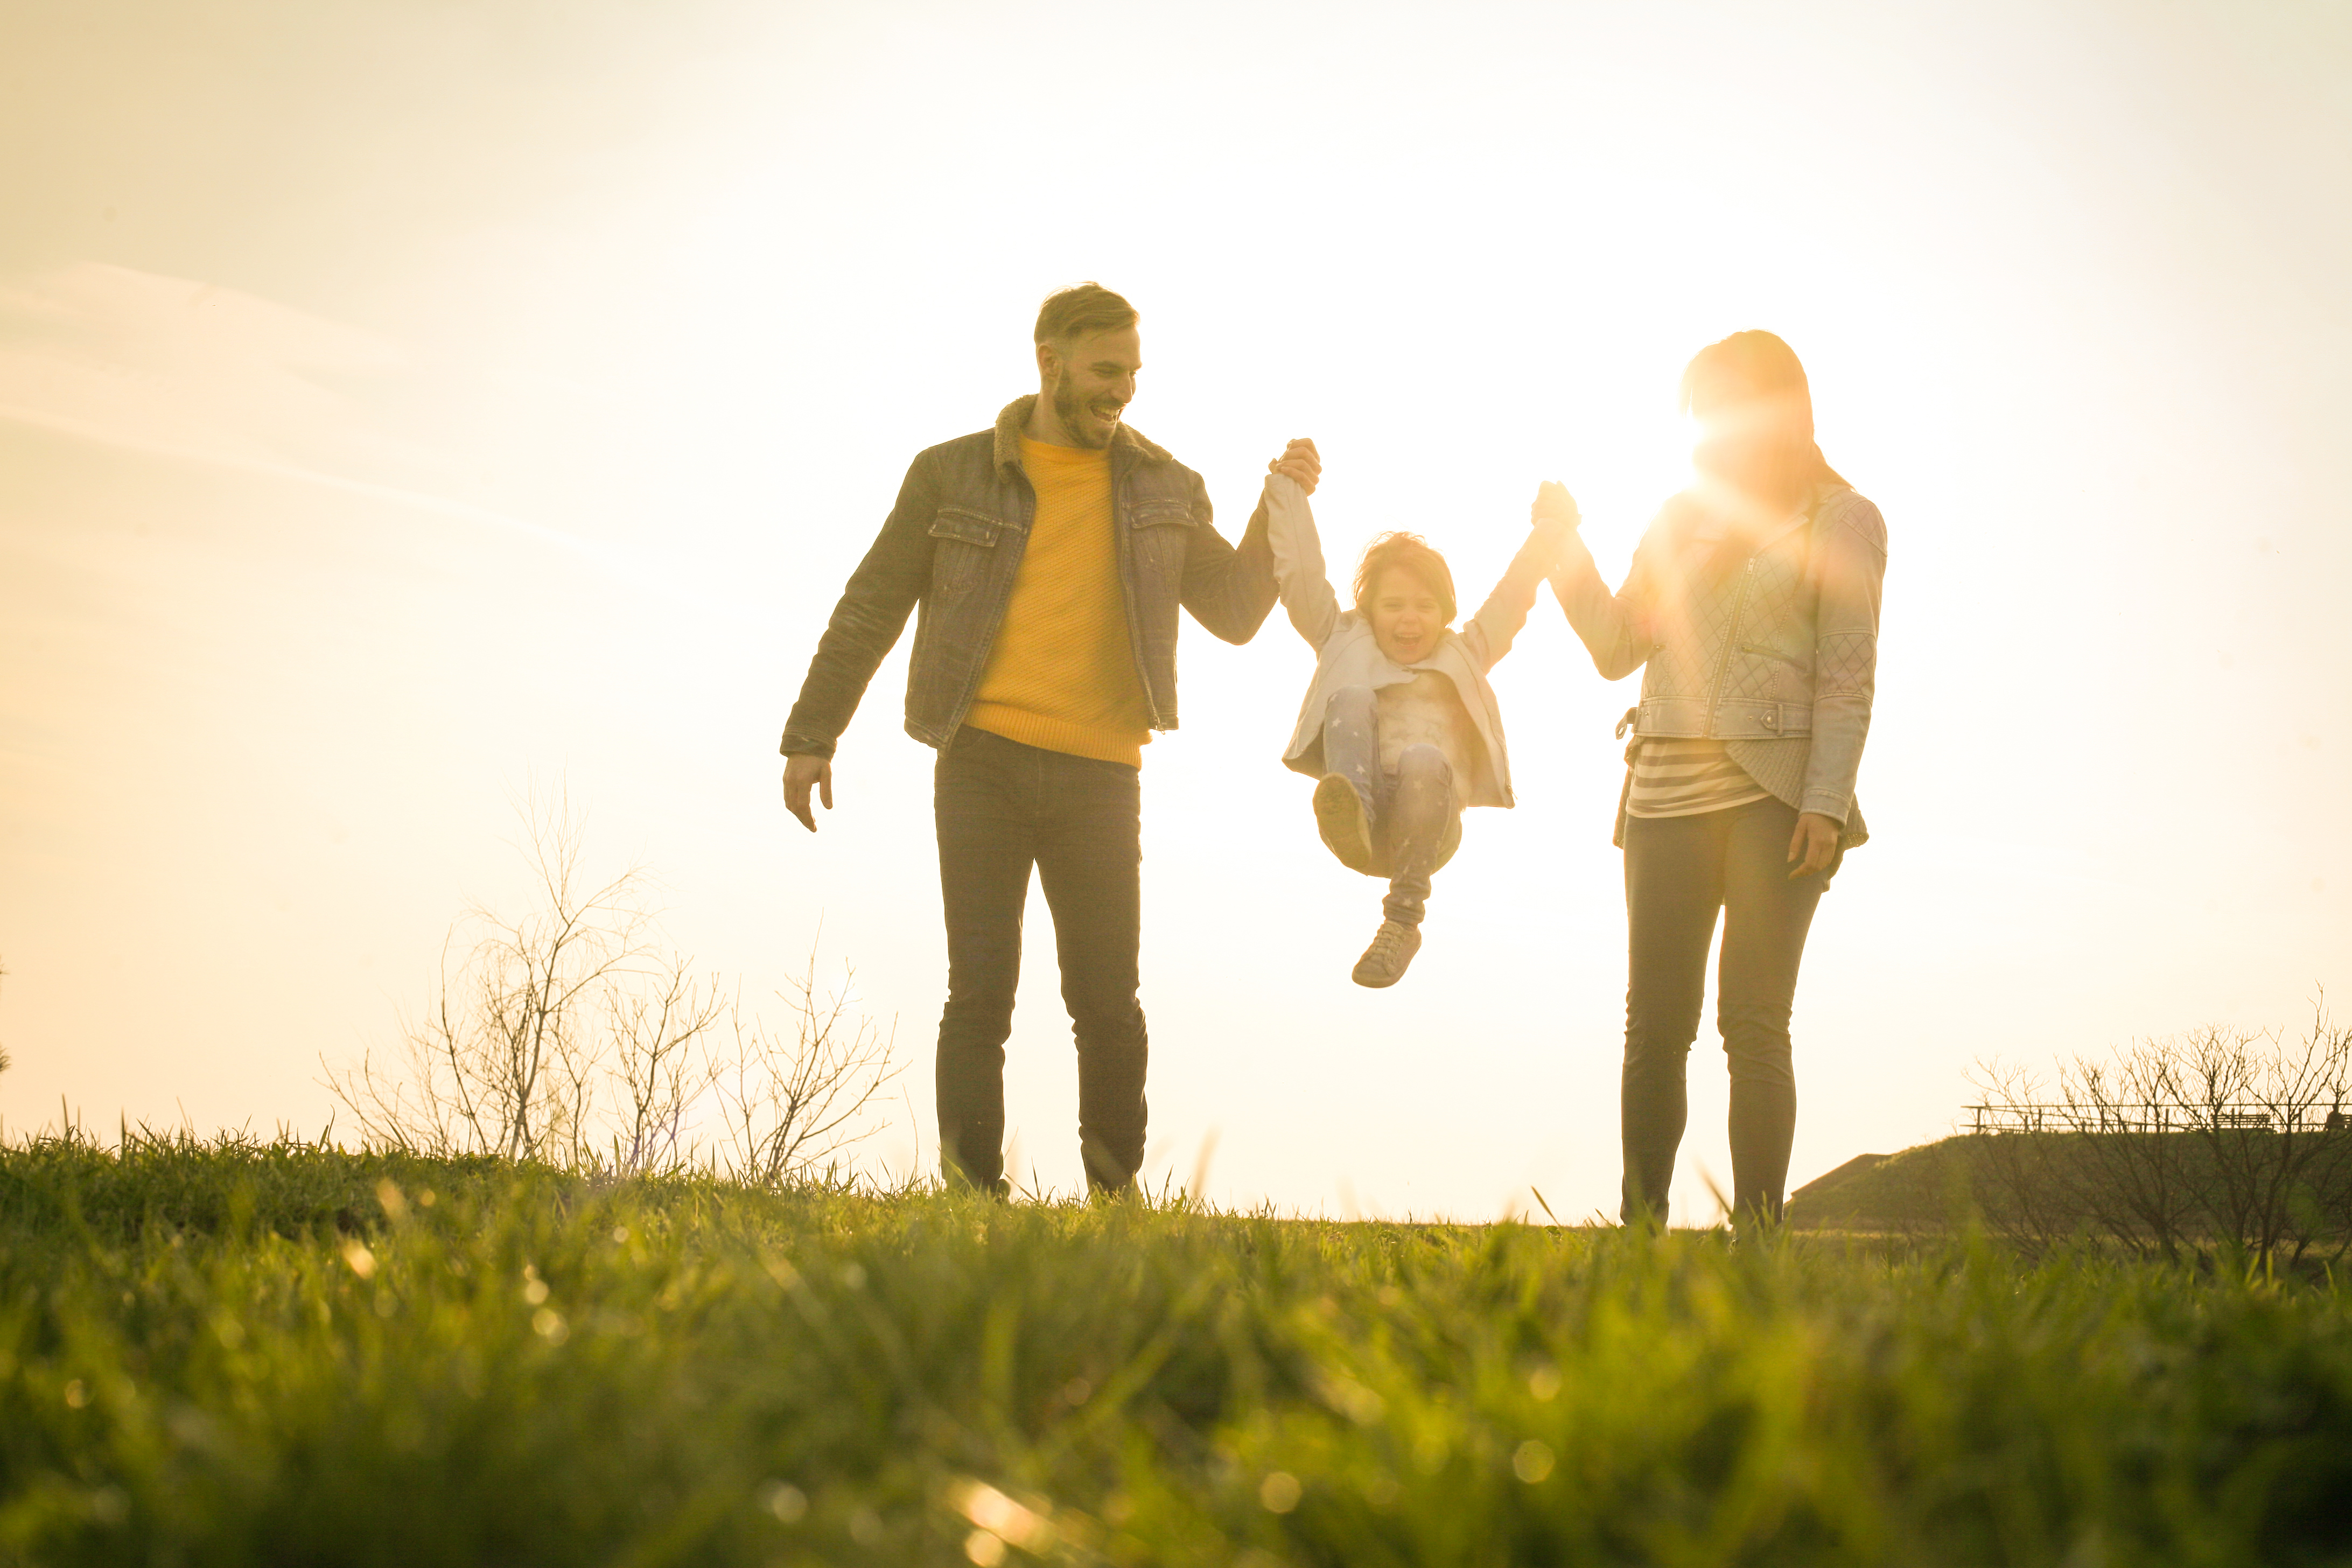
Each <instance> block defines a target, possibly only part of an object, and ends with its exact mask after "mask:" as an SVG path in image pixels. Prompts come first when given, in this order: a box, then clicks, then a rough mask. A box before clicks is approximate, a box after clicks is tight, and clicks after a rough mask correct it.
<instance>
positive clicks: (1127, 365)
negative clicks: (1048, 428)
mask: <svg viewBox="0 0 2352 1568" xmlns="http://www.w3.org/2000/svg"><path fill="white" fill-rule="evenodd" d="M1037 368H1038V372H1039V374H1040V376H1041V377H1042V379H1043V381H1044V383H1045V385H1044V391H1045V398H1046V401H1047V403H1048V404H1049V405H1051V406H1052V408H1053V410H1054V418H1055V422H1056V423H1057V424H1059V425H1060V426H1061V428H1062V433H1063V434H1064V435H1065V436H1066V437H1068V444H1069V445H1070V446H1073V447H1097V448H1100V447H1108V446H1109V445H1110V438H1111V437H1113V436H1115V435H1117V434H1118V421H1119V416H1121V414H1123V413H1124V412H1125V410H1126V408H1127V405H1128V404H1129V403H1130V402H1132V401H1133V400H1134V397H1135V378H1136V376H1137V374H1139V372H1141V370H1142V369H1143V342H1142V339H1141V338H1140V337H1139V336H1138V335H1137V332H1136V330H1135V329H1134V328H1133V327H1120V328H1118V329H1117V330H1116V331H1107V332H1092V333H1089V334H1087V336H1085V337H1082V338H1072V339H1069V340H1067V341H1066V342H1058V343H1040V344H1038V345H1037Z"/></svg>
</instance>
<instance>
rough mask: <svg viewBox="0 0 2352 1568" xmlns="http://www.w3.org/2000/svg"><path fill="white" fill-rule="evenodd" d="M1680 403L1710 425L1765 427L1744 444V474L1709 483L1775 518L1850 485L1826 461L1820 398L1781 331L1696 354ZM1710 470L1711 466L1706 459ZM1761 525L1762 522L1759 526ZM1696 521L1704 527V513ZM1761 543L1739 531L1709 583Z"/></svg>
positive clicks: (1747, 335) (1715, 563)
mask: <svg viewBox="0 0 2352 1568" xmlns="http://www.w3.org/2000/svg"><path fill="white" fill-rule="evenodd" d="M1677 402H1678V404H1679V405H1680V407H1681V410H1682V412H1684V413H1685V414H1693V415H1696V416H1698V417H1699V418H1700V419H1701V420H1703V421H1722V420H1724V419H1725V418H1726V417H1727V416H1731V417H1734V418H1743V417H1744V418H1745V419H1748V420H1753V421H1755V422H1757V423H1758V424H1759V425H1761V426H1764V430H1763V439H1762V440H1761V441H1758V442H1743V443H1742V447H1743V448H1744V449H1743V450H1742V451H1741V453H1740V461H1738V464H1737V465H1736V471H1726V470H1725V469H1723V468H1710V469H1709V473H1708V477H1710V478H1712V479H1717V480H1719V481H1721V482H1723V483H1726V484H1728V485H1729V486H1731V487H1732V488H1733V489H1737V490H1738V491H1741V492H1743V493H1744V495H1745V496H1746V497H1747V498H1748V500H1751V501H1753V502H1754V503H1755V505H1754V508H1749V507H1745V506H1743V507H1742V508H1740V510H1742V511H1748V510H1757V509H1760V510H1762V511H1764V512H1766V513H1769V514H1771V515H1774V516H1786V515H1787V514H1788V513H1789V511H1790V510H1791V509H1793V508H1795V507H1799V506H1801V505H1803V504H1805V502H1806V501H1807V500H1809V499H1810V498H1811V495H1812V493H1813V491H1814V489H1815V488H1816V487H1817V486H1820V485H1822V484H1832V485H1843V484H1844V483H1845V482H1846V481H1845V479H1844V478H1843V476H1842V475H1840V474H1839V473H1838V471H1837V470H1836V469H1835V468H1831V467H1830V465H1829V461H1828V459H1827V458H1823V457H1822V449H1821V447H1819V446H1818V445H1817V444H1816V443H1815V442H1814V439H1813V393H1812V387H1811V384H1809V383H1808V382H1807V381H1806V380H1805V367H1804V365H1803V364H1801V363H1799V361H1798V359H1797V351H1796V350H1794V349H1792V348H1790V346H1789V345H1788V344H1787V343H1786V342H1782V341H1781V340H1780V338H1779V337H1777V336H1775V335H1774V334H1773V333H1770V332H1766V331H1745V332H1734V333H1732V334H1731V335H1730V336H1729V337H1727V338H1725V339H1724V340H1723V341H1722V342H1714V343H1709V344H1707V346H1706V347H1705V348H1703V349H1701V350H1699V351H1698V353H1696V354H1694V355H1692V356H1691V362H1690V363H1689V364H1688V365H1686V366H1685V367H1684V369H1683V380H1682V387H1681V391H1680V394H1679V396H1678V398H1677ZM1702 466H1703V467H1705V466H1706V464H1705V462H1704V458H1703V457H1702ZM1692 521H1693V523H1694V524H1695V523H1696V515H1694V516H1693V518H1692ZM1758 521H1760V520H1758ZM1754 546H1755V540H1754V537H1753V534H1752V532H1751V531H1750V529H1748V528H1743V527H1740V526H1734V527H1733V528H1732V529H1731V531H1729V532H1728V533H1727V535H1726V536H1725V538H1724V541H1723V543H1722V544H1721V545H1720V546H1719V547H1717V550H1716V551H1715V552H1714V553H1713V555H1712V557H1711V558H1710V559H1709V560H1708V562H1707V563H1706V566H1705V567H1703V568H1702V569H1701V574H1700V575H1701V578H1702V580H1704V581H1713V580H1715V579H1717V578H1718V577H1720V576H1722V575H1724V574H1727V573H1729V572H1731V571H1734V570H1736V569H1737V568H1738V565H1739V563H1741V562H1742V561H1744V560H1746V559H1747V558H1748V554H1749V553H1750V552H1752V551H1753V549H1754Z"/></svg>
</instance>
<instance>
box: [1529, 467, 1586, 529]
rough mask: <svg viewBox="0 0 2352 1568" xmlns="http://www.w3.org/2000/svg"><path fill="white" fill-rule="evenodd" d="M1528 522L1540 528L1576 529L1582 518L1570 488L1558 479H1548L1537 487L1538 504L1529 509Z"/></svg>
mask: <svg viewBox="0 0 2352 1568" xmlns="http://www.w3.org/2000/svg"><path fill="white" fill-rule="evenodd" d="M1528 521H1529V522H1531V523H1533V524H1534V525H1535V526H1536V527H1538V528H1547V527H1549V528H1574V527H1575V526H1576V525H1577V524H1578V523H1579V522H1580V521H1582V518H1581V516H1580V514H1579V513H1578V511H1577V510H1576V498H1575V497H1574V496H1572V495H1570V494H1569V493H1568V487H1567V486H1566V485H1564V484H1561V483H1560V482H1559V480H1558V479H1546V480H1545V481H1544V482H1543V483H1541V484H1539V485H1538V486H1537V487H1536V503H1535V505H1533V506H1531V507H1529V508H1528Z"/></svg>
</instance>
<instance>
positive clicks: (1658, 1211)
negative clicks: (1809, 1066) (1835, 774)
mask: <svg viewBox="0 0 2352 1568" xmlns="http://www.w3.org/2000/svg"><path fill="white" fill-rule="evenodd" d="M1796 826H1797V814H1796V812H1795V811H1794V810H1792V809H1791V808H1790V807H1789V806H1788V805H1785V804H1783V803H1782V802H1780V801H1778V800H1771V799H1766V800H1759V801H1752V802H1750V803H1749V804H1748V805H1736V806H1732V807H1730V808H1729V809H1727V810H1724V811H1710V812H1704V813H1701V814H1700V815H1698V816H1656V817H1643V816H1635V817H1629V818H1627V819H1626V822H1625V914H1626V924H1627V927H1628V930H1629V932H1630V935H1631V948H1632V963H1631V964H1630V966H1629V967H1630V970H1631V974H1630V977H1629V980H1628V982H1627V984H1626V988H1625V1076H1624V1080H1623V1089H1622V1097H1623V1098H1622V1116H1623V1136H1624V1143H1625V1185H1624V1204H1623V1207H1622V1209H1621V1210H1620V1211H1619V1212H1620V1215H1621V1216H1622V1218H1623V1219H1624V1221H1625V1222H1626V1223H1627V1224H1628V1225H1631V1224H1633V1223H1635V1222H1636V1221H1639V1220H1644V1219H1646V1220H1647V1221H1649V1222H1650V1223H1653V1224H1659V1225H1663V1224H1664V1222H1665V1217H1666V1189H1667V1186H1668V1184H1670V1183H1671V1182H1672V1181H1673V1179H1674V1173H1675V1151H1676V1150H1677V1149H1678V1148H1679V1147H1680V1146H1681V1144H1682V1140H1683V1124H1684V1122H1685V1120H1686V1119H1687V1116H1688V1103H1687V1100H1686V1099H1685V1085H1684V1073H1685V1068H1686V1067H1687V1066H1688V1063H1689V1059H1690V1047H1691V1042H1692V1041H1693V1040H1695V1039H1696V1038H1697V1037H1698V1024H1699V1013H1700V1008H1701V1005H1702V1003H1703V1002H1704V1001H1705V995H1706V951H1707V948H1708V946H1709V945H1710V944H1711V943H1712V942H1713V941H1714V939H1715V917H1716V911H1717V910H1722V911H1723V916H1724V920H1723V954H1722V957H1721V959H1720V960H1719V962H1718V963H1717V973H1716V1018H1717V1024H1718V1026H1719V1027H1720V1028H1721V1031H1722V1034H1723V1049H1724V1053H1725V1055H1727V1057H1729V1058H1730V1059H1731V1186H1732V1202H1733V1205H1734V1208H1733V1215H1734V1218H1735V1221H1736V1222H1737V1223H1740V1224H1746V1223H1748V1221H1749V1220H1750V1219H1752V1218H1754V1217H1756V1216H1759V1215H1761V1216H1764V1217H1767V1218H1770V1219H1777V1218H1779V1217H1780V1196H1781V1188H1782V1187H1783V1186H1784V1185H1785V1184H1786V1183H1787V1181H1788V1176H1789V1145H1790V1142H1791V1141H1792V1140H1793V1139H1794V1138H1795V1136H1796V1131H1797V1079H1796V1073H1795V1071H1794V1068H1793V1065H1792V1063H1791V1060H1790V1048H1789V1012H1790V1005H1791V1004H1792V1003H1793V1002H1794V1001H1795V998H1796V994H1797V965H1798V963H1799V961H1800V960H1801V959H1802V958H1803V956H1804V952H1805V933H1806V931H1808V930H1809V929H1810V928H1811V925H1812V922H1813V906H1814V905H1815V904H1816V903H1818V902H1819V901H1820V900H1821V896H1822V886H1823V884H1825V883H1826V882H1827V881H1828V880H1829V876H1828V875H1827V874H1821V875H1815V876H1811V877H1804V878H1800V879H1797V880H1795V881H1790V879H1789V865H1788V854H1789V839H1790V836H1791V835H1792V834H1793V833H1794V832H1795V831H1796ZM1834 869H1835V868H1834V867H1832V871H1833V870H1834Z"/></svg>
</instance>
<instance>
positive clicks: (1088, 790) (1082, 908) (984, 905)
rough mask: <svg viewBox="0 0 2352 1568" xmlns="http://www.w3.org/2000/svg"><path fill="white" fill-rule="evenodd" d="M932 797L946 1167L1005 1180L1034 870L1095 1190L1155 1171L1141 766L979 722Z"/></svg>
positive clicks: (943, 759) (989, 1183)
mask: <svg viewBox="0 0 2352 1568" xmlns="http://www.w3.org/2000/svg"><path fill="white" fill-rule="evenodd" d="M931 802H932V809H933V812H934V815H935V816H937V818H938V823H939V835H940V895H941V900H942V901H943V902H944V904H945V905H946V909H947V923H948V1005H947V1008H946V1011H944V1012H943V1013H942V1014H941V1015H940V1054H939V1085H938V1087H939V1110H940V1166H941V1168H942V1170H943V1171H944V1172H945V1173H946V1174H947V1176H948V1177H949V1179H950V1180H951V1181H954V1180H964V1181H970V1182H971V1183H973V1184H976V1185H979V1186H982V1187H993V1186H994V1185H995V1184H996V1182H997V1178H998V1177H1000V1176H1002V1175H1003V1173H1004V1042H1005V1039H1006V1037H1008V1036H1010V1035H1011V1034H1012V1032H1013V988H1014V987H1015V985H1016V984H1018V983H1019V981H1020V978H1021V921H1022V911H1023V909H1024V906H1025V905H1026V904H1027V902H1028V898H1029V870H1030V868H1031V867H1033V866H1034V867H1035V868H1036V870H1037V879H1038V880H1039V882H1041V883H1042V884H1044V886H1045V906H1046V908H1047V909H1049V910H1052V911H1053V916H1054V941H1055V948H1056V949H1057V951H1058V952H1059V955H1060V958H1061V963H1062V1000H1063V1002H1064V1003H1065V1004H1066V1005H1067V1006H1068V1007H1069V1010H1070V1021H1071V1024H1072V1026H1073V1029H1074V1031H1075V1033H1076V1037H1077V1046H1078V1143H1079V1148H1080V1151H1081V1152H1082V1153H1083V1154H1084V1156H1085V1159H1086V1167H1087V1184H1089V1185H1090V1186H1096V1187H1110V1188H1118V1187H1124V1186H1126V1185H1128V1184H1129V1183H1130V1182H1131V1181H1133V1179H1134V1176H1135V1173H1136V1170H1137V1169H1138V1168H1139V1166H1141V1165H1142V1163H1143V1132H1144V1120H1145V1114H1146V1108H1145V1105H1144V1099H1143V1076H1144V1068H1145V1064H1146V1062H1147V1060H1148V1058H1149V1056H1150V1050H1149V1047H1148V1045H1147V1042H1146V1039H1145V1036H1144V1029H1143V1008H1142V1006H1141V1005H1140V1004H1139V1003H1138V1002H1137V1000H1136V967H1137V963H1136V950H1137V946H1138V943H1139V939H1140V933H1141V924H1142V921H1141V910H1142V887H1141V884H1142V869H1141V868H1142V862H1143V851H1142V846H1141V836H1140V827H1141V810H1142V791H1141V788H1140V779H1139V773H1138V771H1137V770H1136V769H1134V768H1131V767H1129V766H1126V765H1125V764H1123V763H1103V762H1097V761H1095V760H1094V759H1092V758H1090V757H1073V756H1069V755H1066V754H1065V753H1063V752H1048V751H1044V750H1041V749H1039V748H1038V747H1035V746H1024V745H1023V744H1022V743H1021V742H1018V741H1008V740H1006V739H1005V738H1004V737H1003V736H1002V735H992V734H990V733H989V732H988V731H984V730H974V729H972V728H971V727H970V726H968V725H967V726H965V727H964V728H962V729H960V730H958V731H956V735H955V739H954V740H953V741H951V742H949V744H948V745H946V746H945V747H943V748H942V749H941V750H940V760H939V765H938V767H937V769H936V770H935V771H934V772H933V773H932V783H931Z"/></svg>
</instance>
